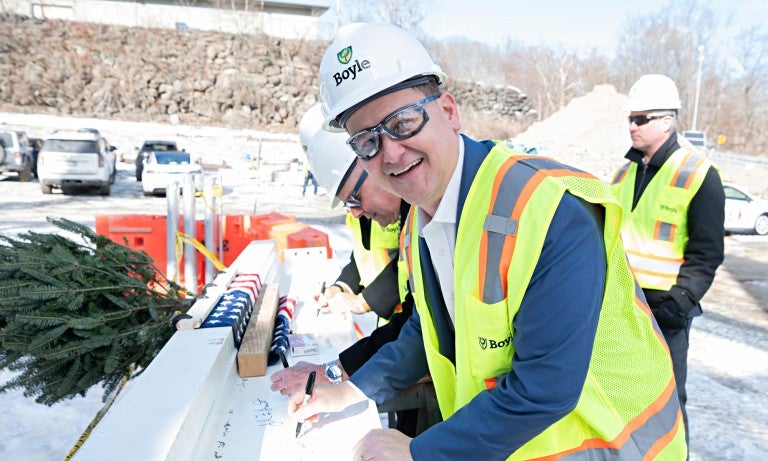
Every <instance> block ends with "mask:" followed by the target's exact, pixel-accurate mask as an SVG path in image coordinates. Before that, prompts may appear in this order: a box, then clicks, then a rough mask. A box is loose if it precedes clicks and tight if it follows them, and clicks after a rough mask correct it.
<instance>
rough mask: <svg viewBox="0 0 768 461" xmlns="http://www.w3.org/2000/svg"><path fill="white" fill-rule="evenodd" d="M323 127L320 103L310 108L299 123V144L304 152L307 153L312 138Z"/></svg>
mask: <svg viewBox="0 0 768 461" xmlns="http://www.w3.org/2000/svg"><path fill="white" fill-rule="evenodd" d="M322 126H323V112H322V109H321V105H320V103H317V104H315V105H314V106H312V107H310V108H309V109H308V110H307V111H306V112H305V113H304V115H303V116H302V117H301V121H300V122H299V143H301V148H302V149H304V152H306V151H307V148H308V147H309V143H310V142H311V141H312V137H313V136H314V135H315V133H317V130H319V129H320V128H321V127H322Z"/></svg>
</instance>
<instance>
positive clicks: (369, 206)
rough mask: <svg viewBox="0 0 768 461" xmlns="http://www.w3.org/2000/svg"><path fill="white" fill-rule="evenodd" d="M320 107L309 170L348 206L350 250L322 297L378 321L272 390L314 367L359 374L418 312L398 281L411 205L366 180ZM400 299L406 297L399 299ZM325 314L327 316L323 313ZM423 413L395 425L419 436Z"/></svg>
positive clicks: (299, 386)
mask: <svg viewBox="0 0 768 461" xmlns="http://www.w3.org/2000/svg"><path fill="white" fill-rule="evenodd" d="M322 122H323V119H322V114H321V112H320V105H319V104H318V105H316V106H313V107H312V108H310V109H309V110H308V111H307V113H306V114H305V115H304V116H303V117H302V120H301V122H300V124H299V138H300V142H301V144H302V147H303V148H304V150H305V153H306V155H307V159H308V161H309V165H310V168H311V169H312V170H313V171H314V172H315V174H316V176H317V179H318V181H319V182H320V184H321V185H322V186H323V187H324V188H326V190H328V192H329V194H330V195H331V207H336V206H338V205H339V204H341V203H343V204H344V206H345V207H346V208H347V211H348V213H347V226H348V227H349V228H350V230H351V232H352V238H353V251H352V254H351V256H350V261H349V263H348V264H347V265H345V266H344V268H342V271H341V274H340V275H339V277H338V278H337V279H336V281H335V282H334V283H333V284H332V285H331V286H329V287H327V288H325V289H324V292H323V293H319V294H318V302H320V303H321V305H322V306H323V307H327V308H330V309H343V310H350V311H352V312H354V313H356V314H364V313H366V312H369V311H374V312H375V313H376V315H378V317H379V326H378V328H376V329H375V330H374V331H373V332H372V333H371V334H370V335H369V336H367V337H365V338H361V339H360V340H359V341H357V342H356V343H355V344H353V345H352V346H350V347H349V348H347V349H345V350H344V351H342V352H341V353H340V354H339V358H338V360H335V361H331V362H328V363H326V364H325V365H315V364H311V363H308V362H298V363H296V364H295V365H294V366H292V367H290V368H287V369H284V370H281V371H278V372H276V373H275V374H273V375H272V390H274V391H278V392H282V393H284V394H290V393H293V392H295V391H298V390H303V389H304V387H305V385H306V381H307V374H308V373H309V372H310V371H312V370H315V371H316V372H317V376H318V378H317V379H318V381H317V382H326V383H337V382H341V381H342V380H346V379H347V378H348V377H349V376H350V375H352V374H354V373H355V371H357V369H359V368H360V367H361V366H362V365H363V364H364V363H365V361H366V360H368V359H369V358H370V357H371V356H372V355H373V354H375V353H376V351H378V350H379V348H381V346H382V345H384V344H386V343H388V342H390V341H393V340H395V339H396V338H397V336H398V334H399V333H400V329H401V328H402V327H403V325H404V324H405V321H406V320H407V319H408V317H410V315H411V312H412V310H413V298H412V297H411V295H410V293H408V291H407V286H406V285H405V280H406V278H403V279H402V281H401V280H399V279H398V235H399V233H400V227H401V223H402V222H403V220H404V219H405V216H406V215H407V214H408V209H409V208H410V205H408V204H407V203H406V202H404V201H403V200H402V199H400V197H398V196H396V195H394V194H392V193H390V192H387V191H386V190H384V189H382V188H381V187H379V186H378V185H377V184H376V183H374V182H372V181H370V180H368V179H367V177H368V173H366V171H365V170H363V168H362V167H361V166H360V165H359V162H358V161H357V157H356V156H355V154H354V152H352V150H351V149H350V148H349V146H348V145H346V143H345V141H346V139H347V136H346V135H343V134H341V133H331V132H328V131H325V130H322V129H321V126H322ZM401 300H402V302H401ZM321 315H322V314H321ZM417 416H418V410H401V411H397V412H396V427H397V429H398V430H400V431H401V432H403V433H406V434H409V435H411V436H414V435H416V433H417V430H423V428H422V429H418V428H417V423H418V421H417V419H418V418H417Z"/></svg>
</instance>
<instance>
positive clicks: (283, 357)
mask: <svg viewBox="0 0 768 461" xmlns="http://www.w3.org/2000/svg"><path fill="white" fill-rule="evenodd" d="M277 353H278V354H280V361H281V362H283V368H288V367H290V365H288V359H286V358H285V352H283V350H282V349H278V350H277Z"/></svg>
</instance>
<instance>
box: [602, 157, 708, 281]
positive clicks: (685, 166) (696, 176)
mask: <svg viewBox="0 0 768 461" xmlns="http://www.w3.org/2000/svg"><path fill="white" fill-rule="evenodd" d="M711 166H713V164H712V163H711V162H710V161H709V160H707V159H706V158H704V157H702V156H700V155H697V154H695V153H693V152H691V151H687V150H684V149H682V148H681V149H678V150H677V151H675V152H673V153H672V155H670V157H669V158H668V159H667V161H666V162H664V164H663V165H662V166H661V168H660V169H659V171H658V172H657V173H656V175H655V176H654V177H653V179H652V180H651V181H650V182H649V183H648V186H647V187H646V189H645V191H644V192H643V195H642V197H640V200H638V202H637V204H636V206H635V208H634V209H632V202H633V200H634V194H635V181H636V177H637V174H638V164H637V163H635V162H628V163H627V164H626V165H624V166H623V167H622V168H621V169H620V170H619V171H618V172H617V173H616V175H615V176H614V180H613V181H612V184H611V189H612V190H613V192H614V194H615V195H616V197H617V198H618V200H619V203H621V205H622V207H623V208H624V210H625V214H624V217H625V219H624V224H623V228H622V237H623V238H624V245H625V247H626V249H627V257H628V258H629V263H630V265H631V266H632V269H633V271H634V273H635V277H636V278H637V280H638V281H639V282H640V285H641V286H642V287H643V288H652V289H657V290H669V289H670V288H671V287H672V286H673V285H674V284H675V283H677V274H678V273H679V272H680V266H681V265H682V264H683V262H684V259H683V254H684V251H685V246H686V244H687V243H688V207H689V205H690V202H691V200H692V199H693V196H694V195H695V194H696V192H697V191H698V190H699V188H700V187H701V184H702V182H703V181H704V178H705V177H706V174H707V171H709V168H710V167H711Z"/></svg>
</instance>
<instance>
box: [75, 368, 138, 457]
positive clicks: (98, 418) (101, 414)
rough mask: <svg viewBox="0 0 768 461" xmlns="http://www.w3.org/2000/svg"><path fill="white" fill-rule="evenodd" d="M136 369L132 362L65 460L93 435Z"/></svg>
mask: <svg viewBox="0 0 768 461" xmlns="http://www.w3.org/2000/svg"><path fill="white" fill-rule="evenodd" d="M135 371H136V364H135V363H132V364H131V367H130V369H129V370H128V373H126V375H125V376H123V379H122V381H121V382H120V387H118V388H117V390H116V391H115V394H114V395H113V396H112V397H110V399H109V401H107V403H105V404H104V406H103V407H101V410H99V412H98V413H96V416H94V417H93V419H92V420H91V423H90V424H89V425H88V427H86V428H85V431H83V435H81V436H80V438H79V439H77V442H75V445H74V446H73V447H72V449H71V450H69V453H68V454H67V456H65V457H64V461H69V460H71V459H72V457H73V456H75V453H77V450H79V449H80V447H82V446H83V444H84V443H85V441H86V440H88V437H90V436H91V432H93V428H94V427H96V425H97V424H99V421H101V418H103V417H104V414H106V412H107V410H109V407H111V406H112V403H114V401H115V399H116V398H117V396H118V394H120V391H122V390H123V388H124V387H125V383H127V382H128V380H129V379H130V378H131V376H133V373H134V372H135Z"/></svg>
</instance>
